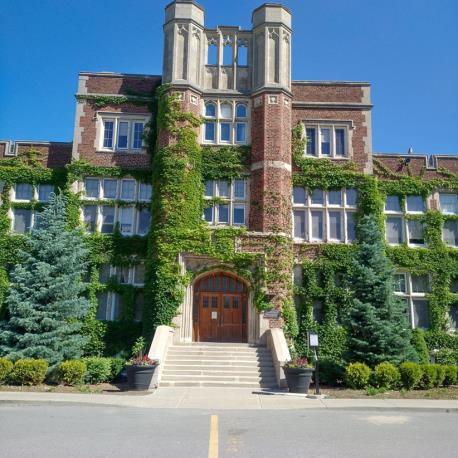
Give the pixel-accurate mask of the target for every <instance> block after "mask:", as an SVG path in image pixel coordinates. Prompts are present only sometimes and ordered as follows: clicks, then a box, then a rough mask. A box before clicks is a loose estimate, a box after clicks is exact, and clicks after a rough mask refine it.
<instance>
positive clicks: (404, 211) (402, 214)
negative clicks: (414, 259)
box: [383, 194, 429, 248]
mask: <svg viewBox="0 0 458 458" xmlns="http://www.w3.org/2000/svg"><path fill="white" fill-rule="evenodd" d="M388 197H397V198H398V199H399V198H400V197H399V196H396V195H392V194H388V195H386V196H385V204H384V209H383V213H384V216H385V241H386V243H387V244H388V245H390V246H399V245H402V244H404V243H406V244H407V246H409V247H413V248H418V247H420V248H421V247H426V246H427V244H426V240H425V239H423V240H424V242H423V243H411V242H410V241H409V239H410V230H409V223H410V222H411V221H415V220H411V219H409V218H407V216H409V215H418V216H420V215H425V214H426V212H427V211H428V200H429V199H425V198H423V203H424V208H423V211H412V210H409V209H408V205H407V202H408V198H409V197H423V196H418V195H411V196H406V198H405V199H404V201H403V205H401V201H399V210H390V209H387V208H386V202H387V198H388ZM388 218H397V219H400V220H401V243H393V242H389V241H388V238H387V230H386V224H387V221H388ZM422 224H423V237H424V235H425V223H424V222H422Z"/></svg>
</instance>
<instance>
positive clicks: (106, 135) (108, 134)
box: [103, 120, 114, 149]
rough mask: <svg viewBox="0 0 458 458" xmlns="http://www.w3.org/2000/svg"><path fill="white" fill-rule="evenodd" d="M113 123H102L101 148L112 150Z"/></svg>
mask: <svg viewBox="0 0 458 458" xmlns="http://www.w3.org/2000/svg"><path fill="white" fill-rule="evenodd" d="M113 132H114V121H108V120H106V121H103V147H104V148H106V149H112V148H113Z"/></svg>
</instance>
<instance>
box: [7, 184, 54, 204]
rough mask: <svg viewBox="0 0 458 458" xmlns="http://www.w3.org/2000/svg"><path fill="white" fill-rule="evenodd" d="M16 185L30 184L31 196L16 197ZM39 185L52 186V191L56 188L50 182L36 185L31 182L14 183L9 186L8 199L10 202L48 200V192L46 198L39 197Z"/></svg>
mask: <svg viewBox="0 0 458 458" xmlns="http://www.w3.org/2000/svg"><path fill="white" fill-rule="evenodd" d="M18 185H29V186H31V188H32V197H31V198H30V199H18V198H17V197H16V186H18ZM41 186H50V187H52V191H51V192H50V193H52V192H55V191H56V188H55V186H54V185H53V184H50V183H38V184H37V185H33V184H31V183H15V184H14V186H12V187H11V190H10V200H11V201H12V202H32V201H37V202H44V203H46V202H49V194H48V198H47V199H46V200H42V199H40V187H41Z"/></svg>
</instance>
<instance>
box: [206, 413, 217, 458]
mask: <svg viewBox="0 0 458 458" xmlns="http://www.w3.org/2000/svg"><path fill="white" fill-rule="evenodd" d="M208 458H218V415H212V416H211V419H210V440H209V443H208Z"/></svg>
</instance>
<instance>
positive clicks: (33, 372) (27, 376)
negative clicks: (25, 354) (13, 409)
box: [9, 359, 48, 385]
mask: <svg viewBox="0 0 458 458" xmlns="http://www.w3.org/2000/svg"><path fill="white" fill-rule="evenodd" d="M47 370H48V361H46V360H44V359H19V360H18V361H16V362H15V364H14V367H13V370H12V371H11V373H10V375H9V379H10V380H11V381H12V383H13V384H15V385H39V384H40V383H43V382H44V381H45V378H46V371H47Z"/></svg>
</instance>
